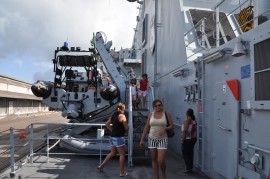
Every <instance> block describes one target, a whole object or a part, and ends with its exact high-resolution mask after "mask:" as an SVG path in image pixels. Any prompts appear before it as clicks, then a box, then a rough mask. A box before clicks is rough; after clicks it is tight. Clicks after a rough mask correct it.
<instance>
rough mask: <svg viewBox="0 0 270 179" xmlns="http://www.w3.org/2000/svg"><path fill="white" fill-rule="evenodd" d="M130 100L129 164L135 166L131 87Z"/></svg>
mask: <svg viewBox="0 0 270 179" xmlns="http://www.w3.org/2000/svg"><path fill="white" fill-rule="evenodd" d="M128 94H129V100H128V164H129V166H132V165H133V160H132V156H133V115H132V94H131V87H129V91H128Z"/></svg>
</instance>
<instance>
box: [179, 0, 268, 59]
mask: <svg viewBox="0 0 270 179" xmlns="http://www.w3.org/2000/svg"><path fill="white" fill-rule="evenodd" d="M248 1H250V0H246V1H244V2H243V3H241V4H240V5H239V6H237V7H236V8H235V9H234V10H232V11H231V12H230V13H228V14H226V16H225V17H223V18H222V19H220V20H219V21H218V22H216V24H218V23H221V22H222V21H223V20H224V19H225V18H227V17H228V16H230V15H232V13H233V12H235V11H236V10H237V9H239V8H241V6H243V4H245V3H247V2H248ZM220 5H221V4H220ZM269 11H270V9H268V10H266V11H264V12H262V13H261V14H258V15H257V16H254V17H253V18H252V19H250V20H249V21H247V22H246V23H244V24H242V25H239V27H240V28H241V27H243V26H245V25H246V24H248V23H250V22H252V21H254V20H256V19H258V18H259V17H260V16H262V15H263V14H265V13H267V12H269ZM201 20H202V19H201ZM201 20H200V21H201ZM200 21H199V22H200ZM199 22H198V23H199ZM198 23H197V24H198ZM197 24H196V25H194V26H193V27H192V28H191V29H190V30H188V31H187V32H186V33H184V36H186V35H187V34H188V33H189V32H190V31H192V30H193V29H195V28H196V27H197ZM254 28H256V27H254ZM237 30H238V28H235V29H232V31H233V32H235V31H237ZM213 32H215V30H213ZM200 37H201V36H200ZM223 37H224V36H221V37H220V38H217V39H216V40H220V39H222V38H223ZM198 38H199V37H198ZM192 42H195V40H193V41H192ZM192 42H191V43H192ZM191 43H189V44H191ZM189 44H188V45H189ZM203 50H205V49H204V48H202V50H199V51H198V52H196V53H193V54H192V55H190V56H188V57H187V59H189V58H190V57H192V56H194V55H196V54H198V53H200V52H201V51H203Z"/></svg>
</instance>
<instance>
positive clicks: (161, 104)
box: [154, 104, 162, 107]
mask: <svg viewBox="0 0 270 179" xmlns="http://www.w3.org/2000/svg"><path fill="white" fill-rule="evenodd" d="M158 106H159V107H160V106H162V104H156V105H155V106H154V107H158Z"/></svg>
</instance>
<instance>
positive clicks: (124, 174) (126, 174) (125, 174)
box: [120, 172, 128, 177]
mask: <svg viewBox="0 0 270 179" xmlns="http://www.w3.org/2000/svg"><path fill="white" fill-rule="evenodd" d="M125 176H128V173H127V172H125V173H123V174H120V177H125Z"/></svg>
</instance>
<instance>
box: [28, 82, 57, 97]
mask: <svg viewBox="0 0 270 179" xmlns="http://www.w3.org/2000/svg"><path fill="white" fill-rule="evenodd" d="M52 88H53V84H52V82H49V81H40V80H38V81H37V82H36V83H34V84H32V86H31V90H32V92H33V94H34V95H35V96H37V97H42V98H43V99H45V98H48V97H49V96H50V94H51V92H52Z"/></svg>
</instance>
